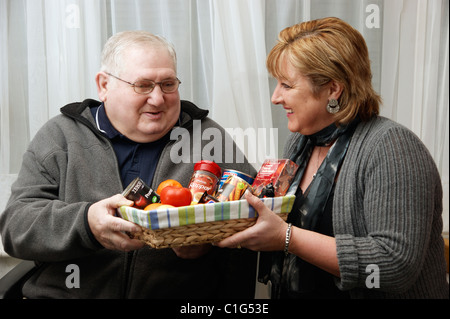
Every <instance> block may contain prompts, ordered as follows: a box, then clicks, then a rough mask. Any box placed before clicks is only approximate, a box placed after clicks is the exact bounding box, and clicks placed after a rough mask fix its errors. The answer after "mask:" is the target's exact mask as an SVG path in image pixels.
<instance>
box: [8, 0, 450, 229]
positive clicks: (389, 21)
mask: <svg viewBox="0 0 450 319" xmlns="http://www.w3.org/2000/svg"><path fill="white" fill-rule="evenodd" d="M448 7H449V2H448V0H428V1H427V0H396V1H387V0H384V1H383V0H370V1H369V0H364V1H361V0H334V1H332V0H314V1H311V0H110V1H109V0H0V63H1V70H2V72H1V74H0V81H1V82H0V189H1V190H2V191H1V192H0V193H1V195H0V196H1V197H0V200H1V202H0V210H1V209H3V205H4V203H5V201H6V199H7V198H8V196H9V187H10V184H11V182H12V180H14V178H15V176H16V174H17V172H18V170H19V168H20V164H21V158H22V154H23V152H24V151H25V149H26V147H27V145H28V143H29V141H30V139H31V138H33V136H34V134H35V133H36V131H37V130H38V129H39V128H40V127H41V126H42V125H43V124H44V123H45V122H46V121H47V120H48V119H49V118H50V117H53V116H55V115H56V114H58V113H59V108H60V107H62V106H64V105H65V104H67V103H70V102H73V101H81V100H83V99H85V98H97V95H96V90H95V83H94V75H95V73H96V72H97V71H98V69H99V66H100V52H101V49H102V46H103V44H104V43H105V41H106V39H107V38H108V37H109V36H111V35H112V34H114V33H116V32H119V31H123V30H129V29H145V30H148V31H151V32H153V33H156V34H160V35H163V36H165V37H166V38H167V39H169V40H170V41H171V42H173V43H174V45H175V47H176V49H177V53H178V61H179V63H178V67H179V68H178V73H179V77H180V79H181V81H182V82H183V83H182V85H181V87H180V92H181V97H182V98H183V99H187V100H191V101H193V102H194V103H196V104H197V105H198V106H200V107H202V108H205V109H209V110H210V112H211V113H210V114H211V116H212V118H213V119H214V120H216V121H217V122H219V123H220V124H222V125H223V126H224V127H225V128H229V129H231V130H233V129H234V132H239V131H237V130H236V129H237V128H241V129H243V130H246V129H247V131H244V133H251V132H253V133H255V134H256V137H254V136H251V134H249V141H247V142H246V143H245V144H244V145H243V147H244V149H245V151H246V152H247V155H248V156H249V158H251V159H253V161H252V162H253V163H254V165H255V168H257V169H258V168H259V165H260V163H261V161H262V159H263V158H264V157H276V156H281V149H282V147H283V144H284V140H285V138H286V135H287V134H288V131H287V129H286V118H285V112H284V111H283V110H282V109H281V108H280V107H273V106H272V105H271V103H270V96H271V93H272V90H273V87H274V82H273V80H271V79H270V78H269V76H268V74H267V71H266V69H265V58H266V55H267V53H268V51H269V50H270V49H271V47H272V46H273V45H274V43H275V41H276V39H277V35H278V33H279V31H281V30H282V29H283V28H285V27H287V26H289V25H292V24H295V23H298V22H301V21H306V20H309V19H315V18H320V17H325V16H337V17H340V18H342V19H344V20H346V21H348V22H349V23H350V24H352V25H353V26H354V27H355V28H357V29H358V30H359V31H360V32H361V33H362V34H363V35H364V37H365V38H366V40H367V43H368V46H369V50H370V55H371V60H372V68H373V73H374V78H373V83H374V86H375V88H376V90H377V91H378V92H380V93H381V95H382V96H383V99H384V106H383V108H382V115H385V116H387V117H389V118H392V119H394V120H396V121H398V122H400V123H402V124H404V125H405V126H407V127H409V128H411V129H412V130H413V131H414V132H415V133H416V134H417V135H418V136H419V137H420V138H421V139H422V140H423V141H424V143H425V144H426V145H427V146H428V148H429V150H430V152H431V154H432V155H433V157H434V159H435V161H436V164H437V166H438V168H439V171H440V173H441V177H442V183H443V187H444V190H445V192H444V220H445V225H444V228H445V231H446V232H447V233H448V211H449V204H448V183H449V181H448V174H449V172H448V168H449V162H448V152H449V139H448V131H449V126H448V125H449V120H448V119H449V117H448V109H449V100H448V87H449V83H448V70H449V66H448V61H449V55H448V29H449V21H448V15H449V14H448V12H449V8H448ZM258 129H259V130H258ZM270 129H272V130H270ZM236 138H238V136H236Z"/></svg>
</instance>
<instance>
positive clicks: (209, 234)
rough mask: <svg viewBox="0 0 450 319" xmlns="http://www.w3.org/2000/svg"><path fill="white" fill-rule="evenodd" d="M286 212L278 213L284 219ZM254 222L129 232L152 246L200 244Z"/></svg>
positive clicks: (233, 221) (242, 219)
mask: <svg viewBox="0 0 450 319" xmlns="http://www.w3.org/2000/svg"><path fill="white" fill-rule="evenodd" d="M287 215H288V214H287V213H283V214H278V216H280V217H281V218H282V219H283V220H286V218H287ZM255 223H256V217H253V218H240V219H231V220H222V221H217V222H207V223H201V224H192V225H185V226H178V227H171V228H164V229H156V230H151V229H148V228H144V227H142V226H141V231H139V232H135V233H133V234H131V236H132V237H133V238H136V239H139V240H141V241H143V242H144V243H146V244H147V245H149V246H150V247H153V248H169V247H179V246H190V245H201V244H207V243H214V242H219V241H221V240H222V239H225V238H227V237H229V236H231V235H233V234H235V233H237V232H240V231H243V230H245V229H247V228H248V227H251V226H253V225H254V224H255Z"/></svg>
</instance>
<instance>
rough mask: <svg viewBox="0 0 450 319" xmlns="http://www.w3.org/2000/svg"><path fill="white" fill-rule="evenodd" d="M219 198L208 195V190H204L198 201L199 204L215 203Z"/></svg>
mask: <svg viewBox="0 0 450 319" xmlns="http://www.w3.org/2000/svg"><path fill="white" fill-rule="evenodd" d="M218 201H219V200H218V199H217V198H215V197H214V196H212V195H209V194H208V192H204V193H203V195H202V197H200V199H199V201H198V203H199V204H210V203H217V202H218Z"/></svg>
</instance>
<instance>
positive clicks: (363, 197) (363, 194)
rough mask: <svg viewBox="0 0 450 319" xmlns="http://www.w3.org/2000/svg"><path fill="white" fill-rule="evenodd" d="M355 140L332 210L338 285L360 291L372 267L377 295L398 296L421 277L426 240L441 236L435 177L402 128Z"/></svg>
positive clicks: (431, 166)
mask: <svg viewBox="0 0 450 319" xmlns="http://www.w3.org/2000/svg"><path fill="white" fill-rule="evenodd" d="M354 139H355V141H354V142H352V144H353V145H351V147H350V148H349V151H348V154H347V157H346V160H345V162H344V165H343V167H342V170H341V174H340V176H339V180H338V183H337V186H336V192H335V196H334V204H333V227H334V231H335V238H336V245H337V256H338V262H339V268H340V273H341V278H340V279H339V280H337V285H338V287H339V288H340V289H343V290H348V289H352V288H356V287H360V288H366V287H367V285H366V284H367V283H366V281H367V280H370V278H369V275H370V274H372V270H373V269H374V267H376V269H378V270H379V273H377V274H376V275H377V278H376V280H378V282H377V284H379V288H380V291H389V292H392V293H399V292H403V291H406V290H407V289H409V288H410V286H411V285H412V284H413V283H414V282H415V280H416V279H417V277H418V276H419V274H420V272H421V271H422V267H423V265H424V263H425V260H426V254H427V247H428V245H429V241H430V238H431V236H432V233H436V232H438V233H439V234H440V232H439V230H438V229H437V228H438V227H439V223H437V222H436V220H437V219H439V218H440V214H441V213H442V206H441V201H442V189H441V183H440V177H439V173H438V171H437V168H436V166H435V164H434V161H433V159H432V157H431V155H430V154H429V152H428V150H427V149H426V147H425V146H424V145H423V143H422V142H421V141H420V140H419V139H418V138H417V137H416V136H415V135H414V134H413V133H412V132H411V131H409V130H407V129H406V128H404V127H402V126H399V125H392V126H391V127H388V128H387V129H386V127H384V129H380V130H379V131H377V132H372V133H367V132H365V133H364V134H363V133H361V130H360V131H358V132H357V133H355V136H354ZM441 225H442V224H441ZM368 278H369V279H368Z"/></svg>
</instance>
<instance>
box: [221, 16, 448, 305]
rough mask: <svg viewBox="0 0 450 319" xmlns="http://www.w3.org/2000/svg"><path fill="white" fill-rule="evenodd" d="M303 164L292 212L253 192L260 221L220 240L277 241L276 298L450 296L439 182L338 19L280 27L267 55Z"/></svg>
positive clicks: (277, 100)
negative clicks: (383, 110) (385, 112)
mask: <svg viewBox="0 0 450 319" xmlns="http://www.w3.org/2000/svg"><path fill="white" fill-rule="evenodd" d="M267 67H268V70H269V72H270V73H271V74H272V75H273V76H274V77H275V78H276V79H277V81H278V84H277V87H276V89H275V91H274V93H273V96H272V102H273V103H274V104H279V105H282V106H283V108H284V109H285V110H286V113H287V117H288V128H289V130H290V131H291V132H293V134H291V136H290V138H289V139H288V141H287V144H286V146H285V154H284V157H285V158H290V159H291V160H293V161H295V162H296V163H297V164H299V169H298V172H297V175H296V176H295V179H294V182H293V184H292V186H291V190H293V191H294V192H295V191H296V193H295V194H296V201H295V204H294V207H293V209H292V211H291V213H290V214H289V216H288V220H287V222H284V221H283V220H282V219H281V218H279V217H278V216H277V215H275V214H274V213H273V212H271V211H270V210H269V209H268V208H266V207H265V206H264V205H262V204H261V202H260V201H259V200H258V199H257V198H256V197H255V196H253V195H250V196H247V200H248V202H249V203H250V204H251V205H252V206H254V207H255V209H256V210H257V211H258V213H259V218H258V221H257V223H256V225H254V226H253V227H250V228H248V229H247V230H245V231H243V232H240V233H237V234H235V235H233V236H231V237H229V238H227V239H225V240H223V241H222V242H220V243H219V244H218V245H219V246H221V247H245V248H248V249H252V250H257V251H271V252H272V253H271V259H270V260H271V267H270V268H269V272H268V273H267V274H264V273H262V274H261V272H262V271H263V269H264V267H261V266H262V265H260V278H261V277H264V276H265V275H267V276H266V277H265V278H268V279H270V281H271V282H272V298H349V297H351V298H448V296H449V295H448V283H447V281H446V276H445V261H444V254H443V240H442V237H441V232H442V217H441V214H442V188H441V181H440V177H439V173H438V171H437V169H436V166H435V163H434V161H433V159H432V157H431V156H430V154H429V152H428V151H427V149H426V147H425V146H424V145H423V143H422V142H421V141H420V140H419V139H418V138H417V137H416V136H415V135H414V134H413V133H412V132H411V131H409V130H408V129H406V128H404V127H403V126H400V125H399V124H396V123H395V122H393V121H391V120H388V119H386V118H383V117H380V116H379V115H378V114H379V104H380V102H381V99H380V97H379V96H378V95H377V94H376V93H375V91H374V90H373V88H372V84H371V77H372V75H371V70H370V61H369V55H368V50H367V46H366V44H365V41H364V39H363V37H362V36H361V34H360V33H359V32H358V31H356V30H355V29H353V28H352V27H351V26H350V25H348V24H347V23H345V22H343V21H342V20H340V19H337V18H325V19H319V20H315V21H309V22H305V23H301V24H298V25H294V26H292V27H289V28H287V29H285V30H283V31H282V32H281V33H280V37H279V43H278V44H276V45H275V47H274V48H273V49H272V51H271V52H270V54H269V56H268V59H267Z"/></svg>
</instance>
